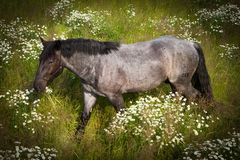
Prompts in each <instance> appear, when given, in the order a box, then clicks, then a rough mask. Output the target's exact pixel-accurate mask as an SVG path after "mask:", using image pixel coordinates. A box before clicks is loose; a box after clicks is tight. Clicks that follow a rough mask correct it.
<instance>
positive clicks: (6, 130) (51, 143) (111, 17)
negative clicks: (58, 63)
mask: <svg viewBox="0 0 240 160" xmlns="http://www.w3.org/2000/svg"><path fill="white" fill-rule="evenodd" d="M56 2H57V1H43V0H41V1H26V2H25V3H23V2H19V1H11V2H10V1H5V0H4V1H2V2H1V5H0V6H1V7H0V8H1V10H0V13H1V14H0V15H1V19H2V20H3V19H4V20H5V21H4V22H3V23H0V25H2V26H3V25H8V24H10V23H11V22H13V21H15V20H16V18H17V17H22V18H23V19H22V20H26V21H27V23H29V25H28V27H29V26H30V28H31V29H33V30H34V33H33V34H30V33H27V32H23V33H21V30H17V29H16V28H15V30H14V31H12V34H13V35H17V36H16V38H13V37H8V36H7V34H6V33H8V31H6V30H4V31H6V32H2V30H1V29H0V31H1V33H0V37H1V41H3V40H5V41H6V42H8V43H9V44H10V45H11V47H12V48H11V49H9V50H11V53H12V54H13V57H12V58H10V59H9V62H8V63H6V62H5V61H4V60H3V59H2V58H1V57H0V58H1V59H0V66H1V68H0V76H1V78H0V95H1V96H0V137H1V140H0V159H5V158H6V157H8V156H12V159H14V158H15V159H17V156H19V155H18V154H20V155H21V156H22V158H29V157H30V158H31V156H34V155H36V156H38V158H39V159H43V157H41V155H42V154H43V156H44V157H45V158H49V157H50V158H52V159H54V158H55V154H56V156H57V159H183V158H184V157H185V156H191V154H190V153H191V151H193V152H194V151H198V152H197V153H199V152H201V153H202V150H201V149H199V146H204V145H205V144H206V143H204V142H205V141H206V140H211V139H216V138H219V139H223V141H224V142H227V140H226V141H225V139H226V137H229V136H230V137H233V138H236V137H238V135H237V133H238V132H239V110H240V108H239V105H240V101H239V94H240V90H239V88H240V81H239V79H240V74H239V67H240V63H239V58H240V54H239V51H240V50H239V48H236V49H233V50H231V49H230V50H225V49H224V47H221V45H226V44H232V45H234V46H236V47H239V44H240V39H239V36H238V31H239V25H235V24H230V23H229V22H222V21H217V22H215V21H214V20H213V19H201V21H200V20H199V19H198V17H199V15H195V14H196V13H197V12H198V11H199V10H201V9H203V8H205V7H206V5H205V4H206V3H208V4H209V2H206V3H202V2H200V1H198V0H195V1H188V0H184V1H178V0H170V1H165V0H164V1H131V3H130V2H129V1H121V2H120V1H109V2H108V3H107V2H106V1H98V2H96V1H73V0H72V1H71V3H70V5H65V4H58V5H57V6H58V7H59V6H60V7H61V5H62V6H63V8H61V9H62V10H61V12H59V13H57V12H55V13H53V14H50V12H51V11H52V12H53V11H54V9H53V8H54V5H55V6H56ZM61 2H64V1H61ZM226 3H227V2H226V1H224V0H220V1H217V0H216V3H213V4H212V3H211V5H210V6H209V8H207V9H209V10H210V11H212V10H214V9H216V8H218V7H219V6H220V5H224V4H226ZM231 3H234V1H232V2H231ZM216 4H218V5H216ZM29 11H31V14H30V13H29ZM73 11H75V12H74V13H78V16H76V17H75V19H72V20H71V21H69V20H70V18H68V19H66V17H69V16H70V15H71V14H70V12H72V13H73ZM238 12H240V11H238ZM83 14H84V15H85V16H86V15H87V16H89V17H90V18H89V19H86V17H84V16H82V15H83ZM67 22H69V23H67ZM30 24H31V25H30ZM33 24H34V25H35V24H36V25H37V24H38V25H40V26H38V27H37V26H34V25H33ZM227 24H229V25H227ZM19 25H20V24H19ZM42 25H44V26H46V29H45V32H46V33H44V32H43V31H39V29H37V28H41V26H42ZM213 25H214V27H213V28H218V27H219V26H220V27H222V28H223V33H221V31H220V30H212V28H211V26H213ZM2 26H1V28H4V27H2ZM10 26H11V25H9V26H8V27H10ZM75 26H78V27H75ZM21 27H24V26H21ZM21 27H20V28H21ZM74 27H75V28H74ZM5 28H6V27H5ZM10 28H11V27H10ZM37 30H38V31H37ZM10 32H11V30H10ZM15 32H19V34H17V33H16V34H14V33H15ZM12 34H11V35H12ZM38 34H40V35H41V36H44V38H45V39H48V40H51V39H56V38H72V37H84V38H93V39H98V40H112V41H120V42H122V43H134V42H138V41H145V40H150V39H153V38H157V37H159V36H161V35H166V34H171V35H176V36H179V37H182V38H185V39H191V40H196V41H199V42H201V46H202V48H203V50H204V54H205V57H206V58H205V59H206V64H207V68H208V71H209V73H210V77H211V83H212V87H213V92H214V97H215V100H216V103H214V104H205V103H200V104H199V105H198V106H197V107H195V108H194V107H191V112H187V111H185V110H186V109H187V103H188V102H186V104H184V105H182V103H178V102H179V101H177V102H171V103H170V102H169V104H171V105H172V106H173V109H174V106H175V107H176V109H177V108H178V109H179V110H181V112H183V114H184V115H183V117H182V118H183V119H184V122H185V123H187V124H188V125H189V126H190V128H194V127H198V124H197V123H195V121H194V120H197V118H199V116H202V115H203V114H204V112H203V110H207V114H208V115H209V116H211V117H214V118H216V117H219V120H214V123H211V125H209V127H207V128H204V129H202V130H201V132H200V131H199V130H197V129H199V128H197V129H195V131H193V130H190V129H189V128H187V125H182V124H181V125H180V124H179V126H181V127H179V128H177V127H176V128H177V129H176V128H175V130H174V131H176V132H179V133H181V134H182V135H183V136H184V142H181V143H178V144H175V145H173V146H171V145H167V146H164V147H160V146H161V142H162V141H155V139H153V141H152V142H151V143H147V142H146V141H145V140H146V137H141V136H140V137H138V136H136V135H134V134H132V132H131V131H132V130H131V129H136V127H138V126H136V124H138V123H131V124H130V123H129V124H127V125H126V128H127V131H126V133H122V132H120V131H116V134H113V135H109V134H108V133H107V132H105V129H106V128H108V127H109V125H110V124H111V123H113V121H114V117H115V115H116V113H115V111H114V109H113V107H112V106H111V104H110V103H109V102H108V101H107V100H106V99H105V98H103V97H99V98H98V101H97V104H96V105H95V107H94V109H93V111H92V114H91V118H90V120H89V123H88V125H87V126H86V129H85V134H84V135H83V137H81V138H80V139H77V138H76V137H75V128H76V126H77V123H78V121H79V115H80V114H81V112H82V108H83V101H82V99H83V96H82V86H81V83H80V80H79V79H78V78H77V77H76V76H75V75H74V74H73V73H70V72H69V71H64V72H63V74H62V75H60V76H59V77H58V78H56V79H55V80H54V82H53V83H52V84H51V85H50V86H49V87H50V88H51V89H52V92H51V93H44V94H41V95H38V94H36V93H35V92H31V93H29V94H27V93H25V92H26V89H29V90H30V89H31V88H32V82H33V79H34V76H35V72H36V69H37V65H38V60H37V59H35V58H34V57H35V56H34V55H33V53H35V52H36V51H39V52H40V50H41V47H39V46H38V44H36V43H35V41H33V43H32V42H31V41H30V40H36V42H37V40H38V37H37V35H38ZM19 37H22V39H20V38H19ZM23 40H24V41H23ZM20 42H24V44H28V45H29V46H31V47H30V49H29V52H31V54H27V53H26V52H24V49H23V45H21V44H20ZM39 43H40V41H39ZM0 46H1V45H0ZM17 49H18V50H17ZM0 50H1V51H2V54H3V53H4V54H5V52H3V51H4V50H3V48H0ZM223 52H224V53H226V55H229V54H231V55H234V58H229V57H228V56H224V57H221V56H220V53H223ZM23 54H24V55H25V54H26V55H25V56H26V57H31V58H30V59H27V58H21V57H22V55H23ZM235 56H236V57H235ZM16 89H18V90H21V91H23V93H22V94H23V95H25V96H24V97H22V96H20V94H17V93H18V92H16V93H15V91H16ZM50 91H51V90H50ZM169 91H170V87H169V86H167V85H165V84H162V85H161V86H160V87H158V88H156V89H154V90H152V91H148V92H144V93H135V94H126V95H124V99H125V105H126V106H127V107H129V109H130V108H131V106H132V105H134V104H136V103H135V101H137V100H139V98H140V97H146V95H152V96H153V97H155V98H160V97H161V96H162V95H165V94H168V93H169ZM14 94H16V97H17V98H16V99H17V100H18V101H17V102H16V104H14V103H12V101H11V99H14V98H8V99H7V97H11V95H14ZM13 97H14V96H13ZM26 97H28V98H26ZM38 99H40V101H39V102H38V101H36V100H38ZM166 99H167V98H165V100H166ZM24 100H25V101H26V103H27V104H25V103H23V101H24ZM35 101H36V104H35ZM14 102H15V101H14ZM148 103H149V104H150V106H151V105H152V104H154V105H160V106H162V107H161V108H164V107H163V104H165V102H157V103H156V104H155V102H154V103H152V102H151V103H150V102H148V101H147V102H145V103H144V104H146V105H147V104H148ZM184 103H185V102H184ZM189 103H190V102H189ZM154 105H153V106H154ZM171 105H170V106H171ZM185 105H186V106H185ZM181 108H183V109H181ZM179 110H177V111H175V110H174V111H172V110H170V111H171V112H170V111H169V112H164V114H165V116H166V117H168V115H169V114H172V113H175V114H174V115H173V117H174V116H176V115H177V114H176V113H178V111H179ZM32 111H36V113H37V115H38V118H39V117H41V116H42V118H40V119H37V120H33V117H34V116H33V115H32V114H31V112H32ZM150 111H151V110H150ZM150 111H149V112H150ZM20 113H21V114H20ZM24 113H25V114H27V115H30V118H29V117H28V118H25V117H24V116H23V115H22V114H24ZM127 113H128V112H126V114H127ZM161 113H162V112H161ZM159 114H160V113H159ZM198 115H199V116H198ZM44 116H45V118H46V119H47V117H50V116H53V117H54V119H53V120H51V119H48V120H45V119H44ZM133 116H134V115H133ZM148 116H149V115H148ZM157 116H159V115H157ZM166 117H165V118H166ZM177 117H180V116H177ZM138 118H139V117H138ZM158 118H159V117H158ZM26 119H27V121H28V120H32V121H29V123H28V122H27V124H25V125H24V124H23V123H24V122H25V120H26ZM159 119H160V118H159ZM167 119H168V120H167V122H166V123H164V122H163V123H162V124H161V125H169V126H171V125H173V123H172V119H171V118H167ZM161 125H159V126H161ZM119 126H121V124H119ZM110 128H111V127H110ZM146 128H147V129H149V126H148V127H146ZM233 128H235V133H236V134H233V135H232V134H228V133H227V132H228V131H232V130H233ZM158 129H159V128H158ZM33 130H34V133H33V132H32V131H33ZM169 133H170V131H169V132H167V133H166V134H169ZM157 135H158V136H159V137H161V136H163V135H164V134H162V132H160V131H159V130H157ZM224 138H225V139H224ZM163 139H164V138H163ZM164 140H165V142H166V144H168V143H169V144H170V139H167V138H166V139H164ZM16 141H17V142H16ZM19 142H21V143H19ZM211 142H214V143H215V141H214V140H213V141H211ZM191 143H193V146H195V148H194V147H189V145H190V144H191ZM229 143H230V142H229ZM207 144H208V143H207ZM237 144H239V141H237ZM21 146H22V148H21ZM233 146H234V145H233ZM24 147H25V150H24V151H22V152H20V151H19V148H20V150H21V149H22V150H23V149H24ZM38 147H39V148H40V149H38ZM44 148H45V150H47V149H48V150H49V152H50V153H47V152H46V153H45V152H44ZM52 148H53V149H52ZM184 148H185V149H184ZM200 148H201V147H200ZM230 148H231V147H230ZM55 149H56V150H57V152H55ZM196 149H199V150H196ZM231 149H232V150H235V149H236V147H235V148H234V147H233V148H231ZM237 149H239V148H237ZM7 150H12V152H9V153H8V152H7ZM35 150H37V151H40V152H41V153H42V154H37V151H36V154H35ZM30 151H32V152H34V154H30V153H31V152H30ZM185 151H189V154H187V153H186V152H185ZM237 151H239V150H237ZM223 152H225V151H224V149H223V148H221V154H222V153H223ZM51 154H52V155H51ZM204 154H206V153H204ZM50 155H51V156H50ZM193 155H195V154H193ZM1 156H5V158H2V157H1ZM195 156H197V155H195ZM237 156H239V154H238V155H237ZM237 156H235V157H234V156H233V158H232V159H234V158H237ZM195 158H196V157H195Z"/></svg>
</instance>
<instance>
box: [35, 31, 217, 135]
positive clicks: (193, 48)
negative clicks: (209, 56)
mask: <svg viewBox="0 0 240 160" xmlns="http://www.w3.org/2000/svg"><path fill="white" fill-rule="evenodd" d="M40 39H41V42H42V45H43V51H42V53H41V54H40V56H39V58H40V62H39V67H38V70H37V73H36V77H35V80H34V88H35V90H36V91H37V92H41V91H44V90H45V88H46V86H47V85H48V84H49V83H50V82H51V81H52V80H53V79H54V78H56V77H57V76H58V75H59V74H61V73H62V71H63V69H64V68H67V69H68V70H70V71H71V72H73V73H75V74H76V75H77V76H78V77H79V78H80V80H81V83H82V86H83V99H84V109H83V112H82V115H81V123H79V124H78V128H77V131H79V132H81V131H84V128H85V126H86V124H87V122H88V120H89V118H90V112H91V110H92V107H93V106H94V104H95V102H96V99H97V96H104V97H107V98H108V100H109V101H110V102H111V104H112V105H113V106H114V108H115V110H116V112H119V111H121V110H122V109H123V108H124V100H123V96H122V95H123V94H124V93H128V92H140V91H147V90H150V89H153V88H156V87H157V86H159V85H160V84H161V83H162V82H166V83H168V84H170V86H171V88H172V90H173V92H178V93H180V94H181V95H183V96H185V97H187V98H193V99H195V98H197V97H203V98H204V99H206V100H208V101H211V100H212V99H213V94H212V88H211V84H210V77H209V74H208V71H207V68H206V64H205V58H204V54H203V50H202V48H201V46H200V45H199V44H198V43H195V42H191V41H187V40H184V39H179V38H176V37H174V36H161V37H159V38H157V39H153V40H149V41H145V42H136V43H133V44H122V43H118V42H110V41H97V40H93V39H84V38H76V39H66V40H54V41H46V40H44V39H42V38H41V37H40Z"/></svg>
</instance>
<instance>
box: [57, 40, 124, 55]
mask: <svg viewBox="0 0 240 160" xmlns="http://www.w3.org/2000/svg"><path fill="white" fill-rule="evenodd" d="M55 42H56V45H58V46H59V48H60V50H61V52H62V55H63V56H65V57H71V56H72V55H73V54H74V53H76V52H80V53H84V54H89V55H96V54H108V53H110V52H111V51H112V50H118V48H119V46H120V44H119V43H117V42H100V41H96V40H92V39H83V38H79V39H67V40H57V41H55Z"/></svg>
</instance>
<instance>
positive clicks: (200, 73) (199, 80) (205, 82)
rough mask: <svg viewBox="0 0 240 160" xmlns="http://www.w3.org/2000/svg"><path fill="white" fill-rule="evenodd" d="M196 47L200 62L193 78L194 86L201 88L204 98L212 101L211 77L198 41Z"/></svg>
mask: <svg viewBox="0 0 240 160" xmlns="http://www.w3.org/2000/svg"><path fill="white" fill-rule="evenodd" d="M194 47H195V49H196V50H197V52H198V55H199V63H198V67H197V70H196V71H195V73H194V75H193V79H192V83H193V86H194V87H195V88H196V89H197V90H199V91H200V92H201V94H202V96H203V97H204V98H206V99H207V100H209V101H211V100H213V94H212V87H211V83H210V77H209V75H208V71H207V68H206V64H205V58H204V55H203V50H202V48H201V46H200V45H199V44H198V43H194Z"/></svg>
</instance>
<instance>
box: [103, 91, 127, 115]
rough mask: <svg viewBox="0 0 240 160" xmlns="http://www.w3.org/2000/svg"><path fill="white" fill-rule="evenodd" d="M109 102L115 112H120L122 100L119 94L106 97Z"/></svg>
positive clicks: (122, 105) (122, 104)
mask: <svg viewBox="0 0 240 160" xmlns="http://www.w3.org/2000/svg"><path fill="white" fill-rule="evenodd" d="M107 97H108V99H109V101H110V102H111V103H112V104H113V106H114V108H115V110H116V112H119V111H121V109H123V108H124V100H123V97H122V95H121V94H109V95H107Z"/></svg>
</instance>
